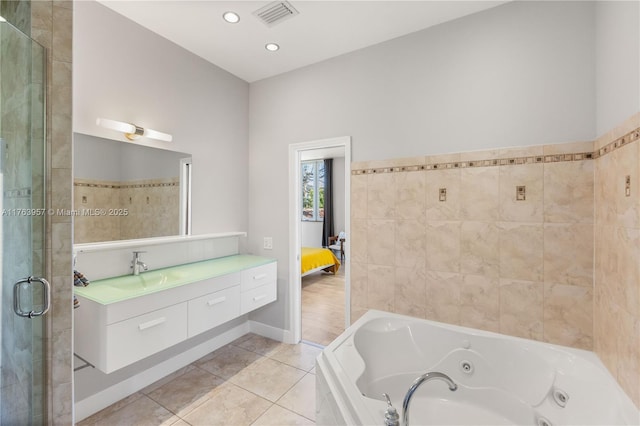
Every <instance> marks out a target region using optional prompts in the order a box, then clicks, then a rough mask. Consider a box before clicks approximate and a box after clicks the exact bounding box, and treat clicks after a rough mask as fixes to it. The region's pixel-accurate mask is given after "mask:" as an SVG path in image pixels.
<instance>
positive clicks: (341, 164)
mask: <svg viewBox="0 0 640 426" xmlns="http://www.w3.org/2000/svg"><path fill="white" fill-rule="evenodd" d="M345 139H346V142H347V143H344V141H345ZM336 141H339V142H341V143H336ZM323 142H325V143H324V144H323ZM348 142H350V141H349V138H338V139H331V140H326V141H317V142H315V143H311V146H307V149H304V146H305V145H306V144H296V145H298V149H295V150H294V151H295V155H293V156H292V158H291V160H295V163H293V164H292V167H295V173H293V175H294V176H295V177H294V178H293V179H294V180H295V191H294V193H295V194H294V195H295V196H294V197H293V198H294V200H293V202H292V204H293V205H294V206H295V208H294V209H293V212H292V213H293V214H292V217H291V221H292V231H294V232H293V234H294V235H293V238H292V240H293V241H295V242H296V243H295V244H296V246H295V257H296V260H297V262H295V263H292V264H293V265H296V264H297V267H296V266H294V267H293V269H295V278H294V279H293V280H292V282H293V283H294V286H292V296H293V297H292V300H293V301H294V303H293V306H292V308H293V312H292V313H293V316H294V317H295V319H297V324H298V325H299V328H298V331H299V333H300V334H299V335H298V336H299V339H300V340H302V341H304V342H307V343H311V344H315V345H318V346H326V345H328V344H329V343H330V342H331V341H333V340H334V339H335V338H336V337H338V336H339V335H340V334H341V333H342V332H343V331H344V330H345V328H346V327H347V326H348V324H349V321H348V311H349V301H348V296H349V290H348V289H349V285H348V276H349V258H348V253H349V250H348V245H349V241H348V235H349V229H348V228H349V223H348V222H349V220H348V218H349V205H348V203H349V188H350V185H349V180H350V162H351V161H350V155H349V154H347V152H348V150H349V149H350V146H349V145H350V144H349V143H348ZM292 275H293V273H292ZM296 301H297V303H295V302H296ZM293 330H294V335H295V334H296V333H295V327H294V328H293Z"/></svg>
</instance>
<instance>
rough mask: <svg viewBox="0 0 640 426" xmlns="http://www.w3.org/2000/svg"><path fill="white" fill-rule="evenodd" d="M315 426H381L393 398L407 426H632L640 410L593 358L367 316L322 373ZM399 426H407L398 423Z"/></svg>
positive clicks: (330, 351) (322, 363)
mask: <svg viewBox="0 0 640 426" xmlns="http://www.w3.org/2000/svg"><path fill="white" fill-rule="evenodd" d="M316 367H317V368H316V402H317V404H316V421H317V424H318V425H349V426H351V425H384V415H385V410H386V409H387V403H386V401H385V398H384V397H383V395H382V394H383V393H387V394H389V396H390V398H391V402H392V404H393V406H394V407H395V408H396V409H397V411H398V414H400V417H401V418H402V403H403V399H404V397H405V394H406V392H407V391H408V390H409V387H410V386H411V383H412V382H413V381H414V380H415V379H416V378H417V377H419V376H420V375H422V374H423V373H426V372H429V371H431V372H434V371H436V372H440V373H444V374H446V375H448V376H449V377H450V378H451V379H452V380H453V381H454V382H455V383H456V384H457V386H458V388H457V390H456V391H455V392H452V391H450V390H449V387H448V386H447V384H446V383H445V382H443V381H440V380H434V381H428V382H424V383H422V385H421V386H420V387H419V388H418V389H417V390H416V392H415V393H414V395H413V398H412V400H411V405H410V410H409V411H410V413H411V416H410V425H413V426H417V425H452V424H455V425H507V424H509V425H513V424H516V425H539V426H556V425H632V424H635V425H637V424H639V423H640V417H639V413H638V410H637V409H636V408H635V406H634V404H633V403H632V402H631V400H630V399H629V397H628V396H627V395H626V394H625V393H624V392H623V391H622V389H621V388H620V386H619V385H618V384H617V382H616V381H615V379H614V378H613V377H611V375H610V374H609V372H608V371H607V369H606V368H605V367H604V366H603V365H602V363H601V362H600V360H599V359H598V357H597V356H595V354H593V353H592V352H587V351H583V350H578V349H572V348H567V347H562V346H557V345H550V344H546V343H541V342H536V341H532V340H526V339H520V338H515V337H509V336H504V335H501V334H496V333H490V332H485V331H480V330H474V329H469V328H464V327H457V326H453V325H448V324H442V323H437V322H433V321H427V320H421V319H416V318H411V317H407V316H402V315H396V314H390V313H386V312H379V311H369V312H367V313H366V314H365V315H364V316H363V317H362V318H360V319H359V320H358V321H356V322H355V323H354V324H353V325H352V326H351V327H349V329H347V330H346V331H345V332H344V333H343V334H342V335H341V336H340V337H338V338H337V339H336V340H335V341H334V342H332V343H331V344H330V345H329V346H327V347H326V348H325V349H324V351H323V352H322V353H321V354H320V356H319V357H318V359H317V365H316ZM401 424H402V423H401Z"/></svg>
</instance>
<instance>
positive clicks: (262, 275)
mask: <svg viewBox="0 0 640 426" xmlns="http://www.w3.org/2000/svg"><path fill="white" fill-rule="evenodd" d="M263 278H267V274H258V275H254V276H253V279H254V280H261V279H263Z"/></svg>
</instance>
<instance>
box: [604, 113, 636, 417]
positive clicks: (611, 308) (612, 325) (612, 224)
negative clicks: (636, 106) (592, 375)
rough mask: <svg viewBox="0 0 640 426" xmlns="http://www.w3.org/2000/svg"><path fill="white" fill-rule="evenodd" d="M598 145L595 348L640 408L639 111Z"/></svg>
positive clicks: (605, 136)
mask: <svg viewBox="0 0 640 426" xmlns="http://www.w3.org/2000/svg"><path fill="white" fill-rule="evenodd" d="M629 141H631V142H629ZM616 144H618V145H622V146H619V147H617V148H616V146H615V145H616ZM595 145H596V146H595V148H596V149H597V150H599V152H600V153H601V156H600V157H599V158H598V159H597V160H596V169H595V176H596V186H595V285H594V291H595V294H594V297H595V304H594V322H595V328H594V337H595V340H594V349H595V351H596V353H597V354H598V355H599V356H600V359H602V361H603V362H604V364H605V365H606V366H607V368H609V370H610V371H611V372H612V374H613V375H614V376H615V377H617V379H618V382H619V383H620V385H621V386H622V388H623V389H624V390H625V392H627V394H628V395H629V396H630V397H631V398H632V399H633V401H634V402H635V403H636V406H640V262H639V259H640V189H639V187H640V173H639V170H638V163H639V160H640V113H639V114H636V115H635V116H633V117H631V118H630V119H629V120H627V121H626V122H625V123H623V124H622V125H621V126H620V127H619V128H617V129H615V130H613V131H611V132H609V133H608V134H606V135H604V136H603V137H601V138H600V139H598V140H597V141H596V143H595ZM627 177H628V179H629V183H628V189H627Z"/></svg>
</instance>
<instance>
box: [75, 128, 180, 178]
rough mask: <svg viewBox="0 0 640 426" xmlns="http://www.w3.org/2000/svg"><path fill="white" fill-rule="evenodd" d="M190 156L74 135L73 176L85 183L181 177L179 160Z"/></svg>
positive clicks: (79, 134) (133, 144) (94, 137)
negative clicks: (87, 181)
mask: <svg viewBox="0 0 640 426" xmlns="http://www.w3.org/2000/svg"><path fill="white" fill-rule="evenodd" d="M189 157H191V154H187V153H183V152H176V151H169V150H166V149H158V148H153V147H148V146H139V145H137V144H135V143H128V142H120V141H114V140H111V139H105V138H99V137H96V136H90V135H83V134H81V133H75V134H74V135H73V159H74V165H73V173H74V177H76V178H82V179H98V180H112V181H131V180H141V179H162V178H172V177H178V176H179V175H180V160H181V159H182V158H189Z"/></svg>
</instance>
